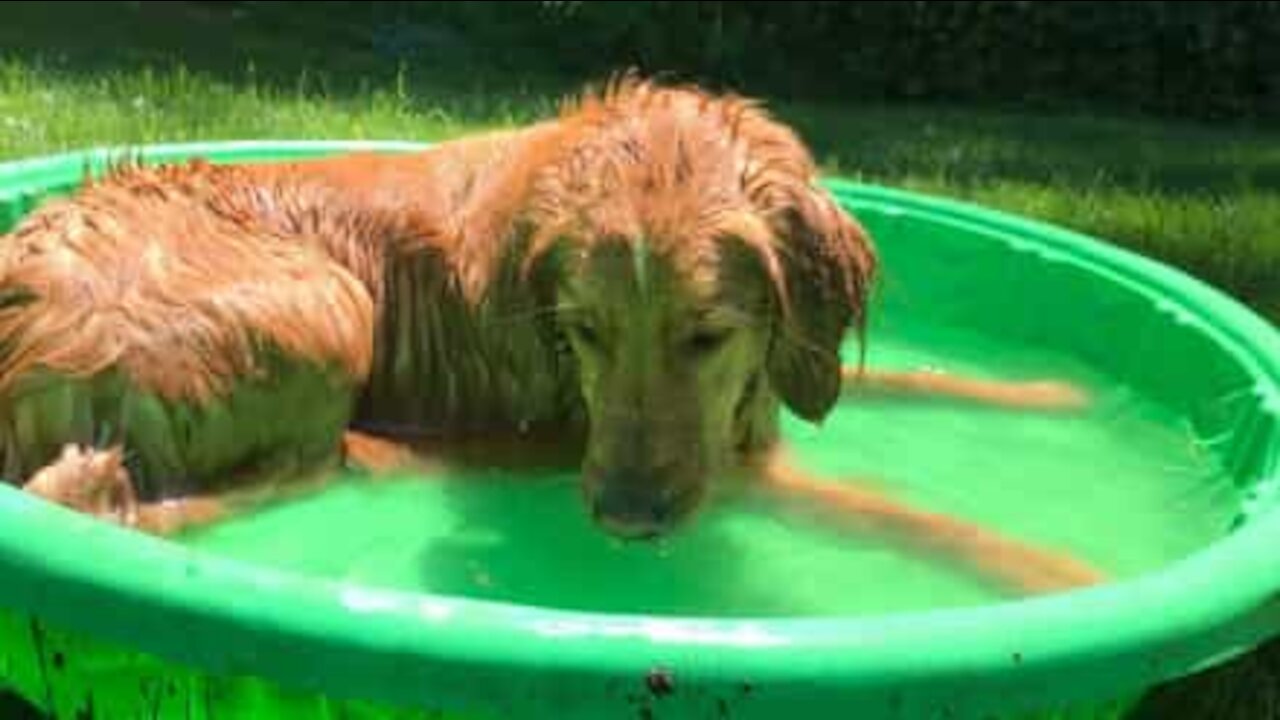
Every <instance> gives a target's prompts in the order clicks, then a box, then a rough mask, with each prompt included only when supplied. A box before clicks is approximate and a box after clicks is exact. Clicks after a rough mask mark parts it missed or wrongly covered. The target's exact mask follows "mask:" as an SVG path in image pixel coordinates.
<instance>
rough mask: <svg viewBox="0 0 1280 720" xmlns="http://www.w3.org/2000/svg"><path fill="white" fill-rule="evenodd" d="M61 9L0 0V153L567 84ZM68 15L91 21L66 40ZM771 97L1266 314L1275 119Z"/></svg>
mask: <svg viewBox="0 0 1280 720" xmlns="http://www.w3.org/2000/svg"><path fill="white" fill-rule="evenodd" d="M72 5H77V7H76V8H74V9H66V10H65V12H64V11H59V10H57V9H56V8H59V7H61V8H66V5H54V4H49V3H44V4H42V3H8V4H7V5H6V8H7V9H6V11H5V14H6V19H7V20H8V22H6V23H5V24H3V25H2V26H0V48H4V49H3V50H0V159H7V158H15V157H21V156H28V155H34V154H40V153H47V152H53V151H60V150H66V149H74V148H80V147H85V146H94V145H108V144H138V143H152V142H170V141H185V140H209V139H215V140H217V139H243V138H360V139H364V138H385V139H425V140H438V139H445V138H450V137H455V136H458V135H461V134H465V133H468V132H472V131H477V130H481V129H486V128H491V127H497V126H504V125H511V124H517V123H520V122H524V121H526V120H529V119H530V118H533V117H536V116H539V115H542V114H545V113H547V112H549V111H550V109H551V108H552V107H553V106H554V102H555V100H556V99H557V97H558V96H559V94H560V93H562V92H563V91H565V90H567V89H570V88H573V87H575V86H576V85H577V81H576V79H573V78H563V77H556V76H554V75H552V74H532V73H529V74H526V73H515V72H512V71H511V70H510V69H507V70H503V71H494V70H492V69H483V68H476V67H461V66H459V65H458V64H457V63H453V64H450V63H448V62H444V61H439V60H437V61H434V62H425V61H424V62H418V63H411V64H405V63H401V62H397V61H395V60H394V59H388V58H384V57H381V56H379V55H378V54H377V53H375V52H373V51H371V50H369V49H368V48H367V47H365V45H362V41H361V40H360V39H359V38H354V37H347V36H344V35H342V30H341V29H340V28H339V29H334V28H333V27H330V26H326V25H324V24H323V23H319V22H318V21H317V20H316V19H315V17H314V14H310V15H308V14H306V13H299V14H298V17H296V18H294V19H292V20H290V22H294V23H295V24H294V25H293V26H290V27H287V28H281V27H280V26H279V23H281V22H285V20H282V19H281V17H280V16H279V15H278V14H277V15H273V16H271V18H269V19H270V20H271V22H270V23H266V22H265V21H264V24H254V23H245V22H243V21H242V20H239V21H238V20H236V18H235V17H234V16H233V15H231V14H228V13H226V12H219V11H216V10H210V9H208V7H207V6H206V5H203V4H193V3H187V4H184V3H176V4H171V5H169V6H166V7H168V8H169V9H168V10H164V11H162V10H161V9H158V8H157V7H156V5H157V4H155V3H122V4H121V3H117V4H114V6H113V7H109V8H108V9H107V10H103V9H102V8H103V5H102V4H101V3H99V4H94V5H85V4H79V3H72ZM108 5H112V4H108ZM267 5H270V4H267ZM142 6H146V7H142ZM67 13H74V14H76V15H77V17H78V18H79V20H78V22H77V25H78V27H80V28H93V29H94V30H95V31H94V32H92V33H85V31H84V30H83V29H81V30H77V31H75V34H74V35H72V36H71V37H70V38H68V37H67V35H66V32H65V30H66V26H65V24H64V23H63V22H62V20H63V18H65V17H68V16H69V15H68V14H67ZM272 23H275V24H274V25H273V24H272ZM232 38H234V42H230V39H232ZM281 38H286V40H284V41H282V40H281ZM228 48H231V49H230V50H229V49H228ZM174 57H180V58H181V59H182V62H181V63H178V62H175V61H174V60H173V58H174ZM486 67H487V66H486ZM775 110H776V111H777V112H778V113H779V115H781V116H782V117H783V118H784V119H786V120H788V121H790V122H792V123H794V124H795V125H796V126H797V127H798V128H799V129H800V130H801V132H802V133H803V134H804V136H805V137H806V139H807V140H809V141H810V143H811V144H812V145H813V147H814V149H815V151H816V153H817V154H818V156H819V159H820V160H821V162H822V163H823V166H824V167H825V168H826V169H827V170H828V171H829V172H832V173H839V174H844V175H849V176H853V177H856V178H859V179H863V180H867V181H873V182H879V183H885V184H890V185H896V186H901V187H906V188H910V189H916V190H922V191H926V192H932V193H938V194H942V195H947V196H951V197H957V198H962V199H967V200H971V201H975V202H979V203H983V204H986V205H989V206H992V207H997V208H1001V209H1005V210H1009V211H1012V212H1017V213H1021V214H1025V215H1028V216H1031V217H1036V218H1040V219H1044V220H1048V221H1050V222H1055V223H1058V224H1061V225H1064V226H1067V227H1070V228H1073V229H1076V230H1080V231H1082V232H1085V233H1088V234H1091V235H1094V236H1097V237H1101V238H1106V239H1109V240H1112V241H1114V242H1116V243H1119V244H1121V245H1124V246H1127V247H1129V248H1131V249H1135V250H1137V251H1139V252H1142V253H1144V254H1147V255H1150V256H1152V257H1155V258H1158V259H1161V260H1164V261H1166V262H1170V263H1172V264H1175V265H1178V266H1180V267H1182V268H1183V269H1185V270H1188V271H1189V272H1191V273H1193V274H1195V275H1198V276H1199V277H1201V278H1203V279H1205V280H1207V281H1209V282H1210V283H1212V284H1215V285H1217V286H1219V287H1221V288H1223V289H1224V290H1226V291H1228V292H1229V293H1232V294H1233V295H1235V296H1236V297H1238V298H1240V299H1242V300H1243V301H1245V302H1246V303H1249V304H1250V305H1252V306H1253V307H1254V308H1255V309H1257V310H1258V311H1260V312H1261V313H1263V314H1265V315H1267V316H1269V317H1271V318H1272V319H1280V283H1277V282H1276V281H1275V280H1274V278H1277V277H1280V131H1276V130H1266V129H1256V128H1255V129H1251V128H1243V127H1232V128H1219V127H1212V126H1205V125H1194V124H1185V123H1177V122H1172V121H1157V120H1153V119H1144V118H1114V117H1091V116H1079V115H1073V116H1046V115H1040V116H1035V115H1018V114H1010V113H1008V112H997V111H984V110H981V109H974V108H957V107H932V106H892V107H882V106H867V105H853V104H848V105H837V106H818V105H806V104H803V103H786V104H780V105H777V106H776V107H775Z"/></svg>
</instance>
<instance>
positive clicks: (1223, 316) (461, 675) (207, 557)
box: [0, 142, 1280, 720]
mask: <svg viewBox="0 0 1280 720" xmlns="http://www.w3.org/2000/svg"><path fill="white" fill-rule="evenodd" d="M420 147H422V146H421V145H416V144H408V143H352V142H345V143H344V142H231V143H209V144H191V145H170V146H153V147H149V148H146V149H145V150H144V152H143V155H145V156H146V157H148V158H151V159H177V158H182V157H187V156H192V155H199V156H203V157H208V158H210V159H213V160H215V161H233V160H244V159H263V158H283V157H302V156H311V155H317V154H323V153H328V152H332V151H338V150H348V149H356V148H359V149H377V150H386V151H402V150H411V149H417V148H420ZM108 156H109V154H108V153H107V152H105V151H93V152H87V153H76V154H67V155H58V156H52V157H44V158H37V159H33V160H26V161H20V162H13V163H8V164H5V165H0V230H4V229H7V228H8V227H10V226H12V225H13V223H15V222H16V221H17V220H18V219H19V218H20V217H21V216H22V215H23V214H24V213H26V212H28V211H29V210H30V209H31V208H32V207H33V205H34V204H35V202H37V200H38V199H39V198H40V197H43V196H46V195H48V194H56V193H61V192H65V191H67V190H69V189H70V188H72V187H74V186H75V185H76V184H77V183H78V182H79V181H80V179H81V178H82V176H83V172H84V168H85V164H86V163H90V164H92V165H100V164H101V163H102V162H103V161H104V160H105V159H106V158H108ZM828 182H829V185H830V187H831V188H832V189H833V190H834V191H835V192H836V193H837V194H838V196H839V199H840V200H841V201H842V202H843V203H845V204H847V206H848V207H850V208H851V209H853V210H854V211H855V212H856V213H857V215H858V216H859V218H860V219H861V220H862V221H863V222H864V223H865V224H866V225H867V226H868V228H869V229H870V231H871V232H872V234H873V235H874V236H875V237H876V239H877V241H878V243H879V246H880V248H881V253H882V256H883V259H884V265H885V267H886V268H890V269H891V271H890V272H889V273H888V277H889V278H890V282H887V283H886V286H885V288H884V289H883V291H882V293H881V295H880V296H879V298H878V299H877V303H878V304H879V307H878V308H877V312H879V313H881V314H883V315H886V316H889V317H893V316H894V315H895V313H897V314H905V313H912V314H914V315H915V316H917V317H919V316H922V315H923V316H926V317H928V318H929V319H930V321H931V322H936V323H945V324H949V325H958V326H963V327H966V328H969V329H972V330H975V331H979V332H989V333H998V334H999V335H1000V336H1001V337H1004V338H1013V339H1016V340H1018V341H1022V342H1026V343H1030V344H1034V345H1036V346H1039V347H1044V348H1048V349H1051V350H1054V351H1056V352H1061V353H1064V354H1067V355H1070V356H1071V357H1073V358H1075V359H1077V360H1079V361H1080V362H1082V363H1085V364H1087V365H1089V366H1090V367H1092V368H1094V369H1095V370H1097V371H1098V372H1100V373H1104V374H1106V375H1107V376H1108V377H1111V378H1114V379H1115V381H1116V382H1121V383H1125V384H1127V385H1129V386H1132V387H1134V388H1137V389H1139V390H1140V391H1141V392H1143V393H1145V394H1147V395H1149V396H1150V397H1153V398H1156V399H1158V400H1159V401H1160V402H1162V403H1164V404H1166V405H1167V406H1168V407H1170V408H1173V409H1174V410H1175V411H1176V412H1177V413H1178V414H1179V415H1180V416H1181V417H1182V418H1183V419H1184V420H1185V423H1186V426H1187V427H1188V429H1189V433H1190V434H1191V435H1193V436H1194V437H1195V438H1197V439H1198V440H1199V441H1201V442H1202V444H1203V446H1204V447H1206V448H1208V449H1209V450H1210V451H1211V452H1212V453H1213V454H1214V455H1215V456H1216V457H1217V458H1218V460H1219V461H1220V462H1221V464H1222V466H1223V468H1225V471H1226V473H1227V474H1228V475H1229V476H1230V479H1231V482H1232V483H1234V485H1235V487H1236V488H1237V489H1238V490H1239V491H1240V492H1239V497H1240V498H1241V499H1240V501H1239V503H1238V505H1239V506H1238V508H1236V510H1237V512H1236V513H1235V515H1236V517H1235V523H1234V527H1233V528H1231V529H1230V530H1229V531H1227V530H1224V532H1223V534H1222V537H1221V538H1220V539H1217V540H1215V541H1213V542H1209V543H1206V544H1205V545H1204V546H1203V547H1200V548H1198V549H1196V550H1195V551H1194V552H1190V553H1187V554H1186V555H1185V556H1184V557H1182V558H1180V559H1177V560H1176V561H1172V562H1169V563H1167V564H1165V565H1163V566H1161V567H1158V568H1154V569H1152V570H1150V571H1148V572H1143V573H1139V574H1136V575H1135V576H1132V577H1127V578H1124V579H1121V580H1118V581H1116V582H1113V583H1109V584H1105V585H1102V586H1099V587H1095V588H1090V589H1087V590H1081V591H1075V592H1070V593H1064V594H1057V595H1049V596H1044V597H1039V598H1035V599H1027V600H1018V601H1007V602H998V603H988V604H978V605H975V606H966V607H957V608H944V609H935V610H927V611H909V612H898V613H883V614H872V615H863V616H853V617H822V618H802V617H797V618H787V617H768V618H749V617H748V618H739V617H733V618H715V617H711V618H706V617H672V616H646V615H639V614H634V613H632V614H618V613H595V612H588V611H576V610H564V609H559V610H557V609H549V608H545V607H537V606H532V605H518V604H513V603H506V602H498V601H493V600H482V599H475V598H467V597H460V596H443V595H428V594H421V593H412V592H405V591H397V590H387V589H378V588H373V587H363V586H360V585H356V584H350V583H348V584H342V583H339V582H336V581H328V580H324V579H321V578H316V577H311V576H308V575H306V574H305V573H298V572H289V571H287V570H282V569H278V568H271V567H264V566H261V565H257V564H254V563H250V562H245V561H242V560H236V559H232V558H228V557H221V556H218V555H215V554H212V553H208V552H204V551H201V550H199V549H193V548H189V547H184V546H182V545H177V544H174V543H170V542H164V541H160V540H156V539H152V538H148V537H142V536H139V535H135V534H132V533H128V532H125V531H122V530H119V529H117V528H114V527H110V526H108V525H105V524H100V523H97V522H94V521H91V520H88V519H86V518H83V517H79V516H77V515H74V514H71V513H68V512H64V511H62V510H60V509H58V508H54V507H51V506H46V505H44V504H42V503H40V502H37V501H35V500H33V499H31V498H29V497H27V496H26V495H24V494H22V493H20V492H17V491H15V490H13V489H12V488H11V487H9V486H5V485H0V706H3V707H8V706H5V705H4V703H5V702H8V703H11V704H12V706H16V705H17V704H19V703H26V704H28V705H29V706H31V707H35V708H40V709H42V710H45V711H47V712H49V713H50V714H51V715H54V716H56V717H67V718H72V717H75V718H84V717H99V718H128V717H183V718H202V717H307V718H311V717H449V718H454V717H458V718H463V717H487V718H538V717H557V718H561V719H562V720H569V719H570V718H602V717H640V718H646V717H655V718H668V717H721V718H777V717H796V718H809V717H834V716H839V717H853V716H856V717H859V718H923V717H947V718H960V717H979V716H980V717H993V716H994V717H1048V716H1053V717H1061V716H1063V715H1065V714H1070V716H1071V717H1111V716H1116V715H1118V714H1119V713H1121V712H1122V711H1123V708H1124V707H1125V706H1126V704H1127V703H1129V702H1130V701H1132V700H1133V699H1134V698H1136V697H1139V696H1140V695H1141V694H1142V692H1143V691H1144V689H1146V688H1149V687H1151V686H1152V685H1154V684H1156V683H1159V682H1161V681H1164V680H1167V679H1171V678H1175V677H1178V676H1181V675H1185V674H1188V673H1191V672H1193V671H1196V670H1199V669H1202V668H1205V667H1209V666H1212V665H1214V664H1216V663H1219V662H1223V661H1225V660H1227V659H1229V658H1231V657H1234V656H1235V655H1237V654H1239V653H1241V652H1244V651H1247V650H1248V649H1249V648H1251V647H1254V646H1255V645H1257V644H1258V643H1260V642H1261V641H1263V640H1266V639H1268V638H1270V637H1271V636H1273V635H1275V634H1276V631H1277V629H1278V628H1280V606H1278V605H1277V603H1276V601H1275V598H1276V593H1277V590H1280V562H1277V560H1276V557H1275V553H1276V548H1280V515H1277V513H1276V510H1275V500H1274V498H1275V495H1276V493H1275V490H1276V478H1275V474H1276V472H1275V470H1276V460H1277V458H1276V448H1277V432H1278V430H1277V413H1278V411H1280V364H1278V361H1280V338H1278V337H1277V333H1276V332H1275V330H1274V329H1273V328H1272V327H1271V326H1270V325H1269V324H1267V323H1266V322H1264V321H1263V320H1261V319H1259V318H1258V317H1256V316H1255V315H1253V314H1251V313H1250V312H1249V311H1247V310H1246V309H1244V308H1243V307H1242V306H1240V305H1239V304H1237V303H1235V302H1234V301H1232V300H1230V299H1228V298H1226V297H1225V296H1224V295H1222V294H1220V293H1219V292H1217V291H1215V290H1213V289H1211V288H1209V287H1207V286H1205V285H1203V284H1201V283H1199V282H1197V281H1195V280H1193V279H1190V278H1188V277H1187V276H1185V275H1183V274H1181V273H1178V272H1176V271H1174V270H1172V269H1170V268H1167V267H1164V266H1162V265H1159V264H1156V263H1153V262H1150V261H1148V260H1145V259H1142V258H1140V257H1137V256H1135V255H1132V254H1129V253H1127V252H1124V251H1122V250H1119V249H1116V248H1114V247H1111V246H1108V245H1104V244H1102V243H1099V242H1096V241H1094V240H1092V239H1090V238H1087V237H1082V236H1080V235H1078V234H1074V233H1071V232H1068V231H1065V230H1062V229H1058V228H1055V227H1050V226H1046V225H1044V224H1039V223H1035V222H1030V221H1027V220H1023V219H1019V218H1016V217H1010V216H1008V215H1005V214H1001V213H997V212H993V211H990V210H987V209H983V208H978V207H973V206H969V205H964V204H960V203H956V202H950V201H946V200H942V199H937V198H930V197H923V196H920V195H917V194H911V193H907V192H902V191H898V190H892V189H887V188H881V187H872V186H866V185H858V184H852V183H849V182H843V181H838V180H830V181H828Z"/></svg>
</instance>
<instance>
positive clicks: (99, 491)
mask: <svg viewBox="0 0 1280 720" xmlns="http://www.w3.org/2000/svg"><path fill="white" fill-rule="evenodd" d="M23 490H25V491H26V492H29V493H32V494H33V495H36V496H39V497H41V498H43V499H44V500H47V501H49V502H53V503H56V504H58V505H62V506H64V507H66V508H69V509H71V510H75V511H77V512H81V513H84V514H86V515H89V516H91V517H95V518H98V519H101V520H106V521H108V522H112V523H115V524H118V525H123V526H125V527H130V528H135V529H138V530H142V531H144V532H149V533H154V534H159V535H165V534H171V533H174V532H177V531H179V530H182V529H184V528H188V527H191V526H194V525H201V524H205V523H210V522H213V521H215V520H218V519H219V518H221V517H223V516H224V515H226V514H227V510H228V508H227V506H226V503H224V502H223V501H221V500H219V499H217V498H206V497H195V498H186V499H175V500H164V501H160V502H147V503H143V502H139V501H138V496H137V492H136V491H135V489H134V486H133V480H132V478H130V476H129V471H128V469H127V468H125V466H124V461H123V453H122V452H121V450H120V448H118V447H117V448H107V449H96V448H86V447H81V446H79V445H67V446H65V447H64V448H63V450H62V454H61V455H60V456H59V457H58V459H57V460H55V461H53V462H52V463H50V464H49V465H46V466H45V467H43V468H41V469H40V470H39V471H38V472H36V473H35V475H33V476H32V477H31V479H30V480H28V481H27V483H26V484H25V485H23Z"/></svg>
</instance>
